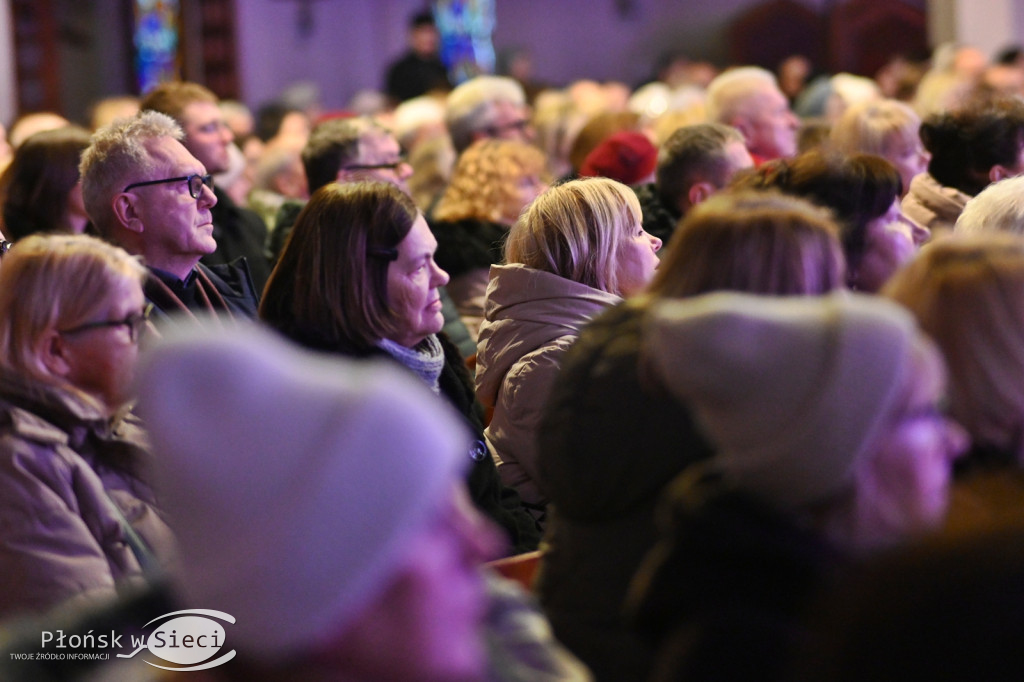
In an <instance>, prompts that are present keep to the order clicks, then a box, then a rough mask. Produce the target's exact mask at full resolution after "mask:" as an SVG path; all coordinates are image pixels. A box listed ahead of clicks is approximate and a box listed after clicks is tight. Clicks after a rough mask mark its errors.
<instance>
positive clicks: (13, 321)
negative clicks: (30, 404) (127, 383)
mask: <svg viewBox="0 0 1024 682" xmlns="http://www.w3.org/2000/svg"><path fill="white" fill-rule="evenodd" d="M145 276H146V269H145V268H144V267H143V266H142V264H141V263H140V262H139V261H138V259H136V258H135V257H133V256H130V255H129V254H128V253H127V252H126V251H125V250H124V249H121V248H120V247H117V246H113V245H112V244H108V243H106V242H104V241H101V240H99V239H96V238H95V237H90V236H88V235H63V234H62V235H56V234H54V235H41V234H37V235H30V236H28V237H25V238H24V239H20V240H19V241H18V242H17V243H16V244H15V245H14V246H12V247H11V250H10V251H8V252H7V254H6V255H5V256H4V257H3V265H2V267H0V370H2V371H3V373H4V374H5V375H8V376H11V375H13V376H18V377H22V378H24V379H28V380H30V381H38V382H42V383H44V384H47V385H50V386H58V387H62V388H65V389H69V390H75V389H74V387H73V386H69V385H67V384H66V383H65V382H64V381H63V380H62V379H60V378H58V377H55V376H54V375H53V374H52V373H51V372H50V371H49V370H48V369H47V368H46V366H45V365H44V364H43V362H42V358H41V357H40V342H41V341H42V339H43V335H44V334H45V333H46V332H48V331H50V330H60V329H68V328H71V327H75V326H78V325H80V324H85V323H86V322H90V321H92V319H91V318H93V317H95V315H96V314H97V313H98V312H99V311H100V310H102V309H103V308H104V306H106V305H108V304H109V303H110V301H111V297H112V296H113V295H114V294H115V293H116V292H117V291H118V290H119V289H120V288H122V287H124V286H125V284H127V283H131V282H137V283H140V284H141V283H142V281H143V279H144V278H145ZM76 392H77V391H76Z"/></svg>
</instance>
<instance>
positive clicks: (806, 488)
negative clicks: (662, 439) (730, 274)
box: [642, 292, 928, 509]
mask: <svg viewBox="0 0 1024 682" xmlns="http://www.w3.org/2000/svg"><path fill="white" fill-rule="evenodd" d="M644 324H645V327H644V330H643V347H642V358H643V361H644V362H645V363H646V364H647V366H648V367H649V369H650V370H651V371H652V372H653V373H654V375H655V376H656V377H658V378H659V379H660V381H662V382H663V383H664V384H665V386H666V387H667V388H668V390H669V391H670V392H671V393H672V394H673V395H674V396H676V397H677V398H678V399H679V400H680V401H681V402H683V403H684V404H686V405H687V406H688V407H690V408H691V409H693V411H694V412H695V414H696V416H697V418H698V420H699V424H700V425H701V426H702V427H703V429H704V433H705V435H706V436H707V438H708V439H709V441H710V442H711V443H712V445H713V446H714V448H715V452H716V454H715V455H714V456H713V457H712V458H711V460H709V461H708V462H707V463H706V464H704V465H702V466H704V467H707V468H708V469H710V470H712V471H716V472H719V473H720V474H721V475H722V476H723V478H724V480H725V482H726V483H727V484H728V485H730V486H731V487H733V488H735V489H739V490H743V491H746V492H749V493H752V494H754V495H756V496H757V497H760V498H761V499H763V500H765V501H767V502H769V503H771V504H773V505H775V506H776V507H779V508H783V509H793V508H797V507H801V506H803V505H807V504H811V503H814V502H817V501H821V500H824V499H826V498H828V497H829V496H831V495H833V494H836V493H838V492H841V491H842V490H844V489H845V488H847V487H848V486H849V485H850V484H851V482H852V476H853V471H854V469H855V466H856V464H857V462H858V460H860V459H861V457H862V456H863V455H864V454H865V450H866V447H867V446H868V445H869V444H870V443H871V441H872V440H873V439H874V437H875V435H876V434H877V433H878V432H879V429H880V427H881V426H882V425H883V424H884V422H885V420H886V419H888V418H890V417H891V416H892V409H893V407H894V404H895V402H896V400H898V399H899V396H900V395H901V391H902V389H903V387H904V386H905V384H906V375H907V372H908V369H909V367H910V366H911V362H912V357H913V355H914V353H915V345H916V344H922V343H925V344H926V343H928V341H927V340H926V339H925V338H924V337H923V336H922V335H921V334H920V333H919V332H918V331H917V329H916V326H915V323H914V321H913V318H912V317H911V316H910V314H909V313H907V312H906V311H905V310H903V309H902V308H900V307H899V306H897V305H895V304H893V303H891V302H888V301H884V300H882V299H879V298H876V297H872V296H861V295H856V294H848V293H845V292H840V293H836V294H831V295H829V296H825V297H790V298H771V297H764V296H752V295H747V294H734V293H714V294H708V295H705V296H700V297H696V298H692V299H686V300H674V301H665V302H661V303H657V304H655V305H654V306H653V307H652V308H651V310H650V311H649V313H648V317H647V319H646V320H645V323H644Z"/></svg>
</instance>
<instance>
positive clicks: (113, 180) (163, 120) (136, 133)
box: [78, 111, 185, 236]
mask: <svg viewBox="0 0 1024 682" xmlns="http://www.w3.org/2000/svg"><path fill="white" fill-rule="evenodd" d="M184 136H185V133H184V132H183V131H182V129H181V126H179V125H178V124H177V123H176V122H175V121H174V119H173V118H171V117H170V116H168V115H167V114H161V113H159V112H156V111H143V112H140V113H139V114H137V115H136V116H133V117H132V118H125V119H118V120H116V121H114V122H113V123H111V124H110V125H108V126H106V127H105V128H100V129H99V130H97V131H96V132H95V133H94V134H93V136H92V143H91V144H90V145H89V148H88V149H86V150H85V151H84V152H82V161H81V163H80V164H79V166H78V170H79V173H80V174H81V176H82V199H83V201H84V203H85V211H86V213H88V214H89V218H91V219H92V222H93V225H94V226H95V227H96V229H97V230H99V232H100V234H102V235H104V236H109V234H108V233H109V231H110V229H111V227H112V226H113V225H115V224H116V222H117V218H116V216H115V215H114V209H113V206H112V205H111V200H112V199H113V198H114V196H115V195H116V194H118V193H120V192H121V189H122V188H123V187H124V185H125V184H126V177H127V176H128V175H129V173H131V174H132V176H133V177H136V176H139V177H141V176H144V175H146V174H147V173H149V172H151V171H152V170H153V166H154V161H153V157H152V156H151V155H150V152H149V150H148V149H147V148H146V143H148V142H150V141H151V140H155V139H158V138H161V137H170V138H173V139H175V140H181V139H182V138H183V137H184Z"/></svg>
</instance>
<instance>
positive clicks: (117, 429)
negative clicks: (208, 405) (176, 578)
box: [0, 235, 170, 616]
mask: <svg viewBox="0 0 1024 682" xmlns="http://www.w3.org/2000/svg"><path fill="white" fill-rule="evenodd" d="M144 276H145V270H144V268H143V267H142V265H141V264H140V263H139V262H138V261H137V260H135V259H134V258H132V257H131V256H129V255H128V254H127V253H126V252H125V251H123V250H121V249H120V248H117V247H115V246H111V245H109V244H106V243H104V242H102V241H100V240H98V239H95V238H92V237H88V236H84V235H52V236H42V235H32V236H29V237H25V238H24V239H22V240H20V241H19V242H18V243H17V244H16V245H15V246H13V247H12V248H11V249H10V251H9V252H8V253H7V254H6V255H5V256H4V258H3V265H2V267H0V616H7V615H11V614H15V613H20V612H25V611H37V610H43V609H48V608H50V607H52V606H55V605H57V604H59V603H61V602H64V601H66V600H69V599H72V598H77V599H85V598H89V597H93V596H95V597H105V596H111V595H113V593H114V586H115V583H120V582H122V581H124V580H132V579H137V578H138V577H139V576H141V573H142V569H143V566H145V565H147V563H148V562H150V561H154V560H155V557H159V558H164V557H166V556H167V552H168V549H169V547H170V531H169V530H168V529H167V527H166V526H165V525H164V523H163V521H162V520H161V519H160V517H159V516H158V514H157V512H156V511H155V509H154V507H153V502H154V500H153V494H152V491H151V490H150V489H149V487H148V485H147V484H146V483H145V482H144V481H143V480H141V479H140V477H139V476H140V471H141V470H142V466H143V460H144V459H145V458H146V456H147V454H146V450H145V446H144V442H145V441H144V439H143V437H142V436H143V434H142V431H141V429H140V428H139V426H138V424H137V422H136V421H135V420H134V419H133V418H132V417H131V416H129V415H128V414H127V412H128V410H127V407H126V406H127V402H128V398H129V395H128V391H129V386H130V384H131V382H132V376H133V372H134V367H135V361H136V357H137V355H138V342H139V337H140V335H141V334H142V333H143V330H144V329H145V326H146V317H147V309H146V307H145V305H146V303H145V298H144V297H143V294H142V279H143V277H144Z"/></svg>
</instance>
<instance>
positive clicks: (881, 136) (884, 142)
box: [831, 99, 921, 156]
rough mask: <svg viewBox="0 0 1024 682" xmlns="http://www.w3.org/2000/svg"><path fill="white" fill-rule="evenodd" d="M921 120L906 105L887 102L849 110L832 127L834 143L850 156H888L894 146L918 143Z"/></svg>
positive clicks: (862, 104)
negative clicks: (858, 154) (902, 143)
mask: <svg viewBox="0 0 1024 682" xmlns="http://www.w3.org/2000/svg"><path fill="white" fill-rule="evenodd" d="M920 127H921V118H920V117H919V116H918V115H917V114H916V113H915V112H914V110H913V109H911V108H910V107H909V106H908V105H906V104H904V103H903V102H899V101H897V100H894V99H883V100H878V101H874V102H862V103H860V104H855V105H853V106H852V107H850V108H849V109H847V110H846V111H845V112H844V113H843V115H842V117H840V119H839V120H838V121H837V122H836V123H835V124H834V125H833V126H832V132H831V143H832V146H833V147H834V148H835V149H837V150H838V151H841V152H844V153H846V154H855V153H858V152H859V153H862V154H875V155H878V156H887V155H888V154H889V153H890V152H891V149H893V148H894V145H896V144H899V143H901V142H906V141H913V140H917V137H918V130H919V129H920Z"/></svg>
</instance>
